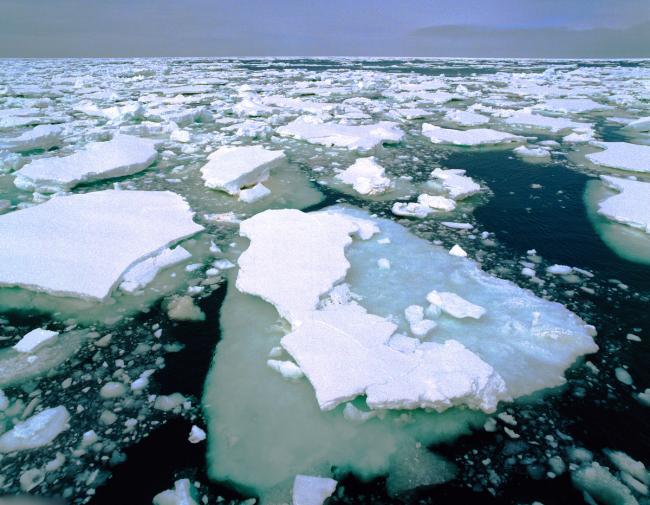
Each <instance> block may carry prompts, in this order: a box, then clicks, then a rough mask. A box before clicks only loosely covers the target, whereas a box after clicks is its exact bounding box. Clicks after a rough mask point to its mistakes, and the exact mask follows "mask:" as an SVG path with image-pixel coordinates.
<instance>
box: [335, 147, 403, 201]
mask: <svg viewBox="0 0 650 505" xmlns="http://www.w3.org/2000/svg"><path fill="white" fill-rule="evenodd" d="M336 178H337V179H339V180H341V181H343V182H344V183H345V184H350V185H351V186H352V187H353V188H354V190H355V191H356V192H357V193H359V194H361V195H376V194H380V193H384V192H385V191H387V190H388V189H390V187H391V181H390V179H389V178H388V177H386V175H385V171H384V167H382V166H381V165H379V163H377V161H376V160H375V158H374V156H371V157H370V158H360V159H358V160H357V161H355V162H354V163H353V164H352V165H350V166H349V167H348V168H346V169H345V170H344V171H342V172H340V173H339V174H337V175H336Z"/></svg>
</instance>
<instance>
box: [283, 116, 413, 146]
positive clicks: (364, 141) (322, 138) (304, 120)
mask: <svg viewBox="0 0 650 505" xmlns="http://www.w3.org/2000/svg"><path fill="white" fill-rule="evenodd" d="M277 133H278V134H279V135H282V136H284V137H294V138H296V139H299V140H306V141H307V142H311V143H313V144H322V145H325V146H334V147H346V148H348V149H351V150H355V149H356V150H360V151H367V150H370V149H372V148H374V147H376V146H378V145H379V144H381V143H382V142H387V143H396V142H399V141H400V140H402V138H403V137H404V132H402V130H400V129H399V128H398V126H397V123H394V122H390V121H380V122H379V123H375V124H368V125H350V124H339V123H332V122H324V121H323V120H322V119H320V118H317V117H315V116H308V117H305V116H301V117H299V118H298V119H295V120H294V121H292V122H291V123H289V124H287V125H284V126H281V127H280V128H278V129H277Z"/></svg>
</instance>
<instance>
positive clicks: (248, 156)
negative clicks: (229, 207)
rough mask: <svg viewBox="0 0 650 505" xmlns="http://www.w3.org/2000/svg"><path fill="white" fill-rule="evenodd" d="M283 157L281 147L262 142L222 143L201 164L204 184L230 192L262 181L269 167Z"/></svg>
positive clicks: (237, 192)
mask: <svg viewBox="0 0 650 505" xmlns="http://www.w3.org/2000/svg"><path fill="white" fill-rule="evenodd" d="M284 160H285V155H284V153H283V152H282V151H271V150H269V149H266V148H264V147H262V146H259V145H257V146H225V147H221V148H219V149H217V150H216V151H215V152H213V153H212V154H210V155H209V156H208V162H207V163H206V164H205V165H204V166H203V167H202V168H201V176H202V177H203V180H204V181H205V185H206V186H207V187H209V188H212V189H219V190H221V191H225V192H226V193H229V194H231V195H238V194H239V193H240V192H241V190H242V189H244V188H247V187H252V186H255V185H256V184H258V183H260V182H264V181H265V180H266V179H268V177H269V173H270V171H271V170H272V169H273V168H274V167H276V166H278V165H279V164H280V163H282V162H283V161H284Z"/></svg>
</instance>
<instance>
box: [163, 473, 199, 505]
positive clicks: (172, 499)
mask: <svg viewBox="0 0 650 505" xmlns="http://www.w3.org/2000/svg"><path fill="white" fill-rule="evenodd" d="M195 494H196V491H195V490H194V487H193V486H192V483H191V482H190V480H189V479H180V480H177V481H176V482H175V483H174V489H173V490H171V489H168V490H167V491H163V492H162V493H158V494H157V495H156V496H154V497H153V504H154V505H199V503H198V502H197V501H196V499H195V497H194V495H195Z"/></svg>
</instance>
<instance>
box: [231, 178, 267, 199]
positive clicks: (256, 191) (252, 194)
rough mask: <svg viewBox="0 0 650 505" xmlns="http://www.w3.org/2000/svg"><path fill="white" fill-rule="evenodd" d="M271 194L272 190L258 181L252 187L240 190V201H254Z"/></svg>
mask: <svg viewBox="0 0 650 505" xmlns="http://www.w3.org/2000/svg"><path fill="white" fill-rule="evenodd" d="M270 194H271V190H270V189H269V188H267V187H266V186H265V185H264V184H262V183H261V182H260V183H257V184H255V186H253V187H252V188H247V189H242V190H241V191H240V192H239V201H240V202H244V203H253V202H256V201H258V200H261V199H262V198H266V197H267V196H269V195H270Z"/></svg>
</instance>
